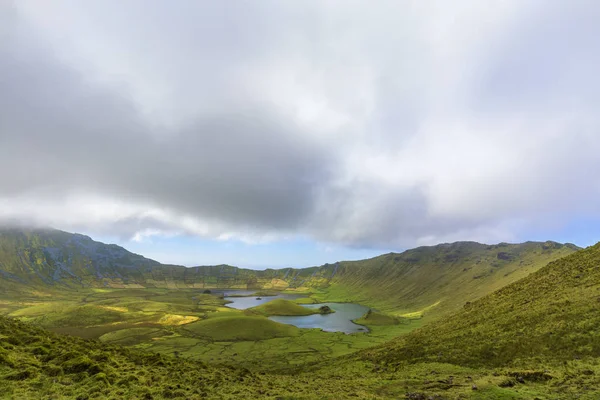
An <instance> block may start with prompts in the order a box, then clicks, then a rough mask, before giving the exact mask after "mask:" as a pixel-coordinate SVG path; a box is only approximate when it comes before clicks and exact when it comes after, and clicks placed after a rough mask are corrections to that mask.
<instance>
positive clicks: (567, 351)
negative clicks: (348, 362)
mask: <svg viewBox="0 0 600 400" xmlns="http://www.w3.org/2000/svg"><path fill="white" fill-rule="evenodd" d="M599 311H600V244H597V245H595V246H592V247H589V248H587V249H585V250H582V251H579V252H577V253H575V254H572V255H570V256H568V257H565V258H562V259H560V260H557V261H554V262H552V263H550V264H548V265H547V266H545V267H544V268H541V269H540V270H539V271H537V272H535V273H534V274H531V275H529V276H528V277H526V278H524V279H522V280H520V281H518V282H515V283H513V284H511V285H508V286H506V287H504V288H502V289H500V290H499V291H496V292H494V293H492V294H490V295H488V296H485V297H483V298H482V299H480V300H478V301H476V302H473V303H467V304H464V307H463V309H462V310H461V311H460V312H457V313H455V314H451V315H448V316H446V317H444V318H442V319H440V320H438V321H435V322H433V323H431V324H429V325H427V326H425V327H423V328H421V329H418V330H417V331H414V332H413V333H411V334H409V335H407V336H405V337H402V338H399V339H397V340H395V341H393V342H391V343H389V344H387V345H385V346H383V347H382V348H380V349H377V350H373V351H371V352H369V353H367V355H366V357H367V358H369V359H372V360H376V361H378V362H386V363H413V362H422V361H435V362H448V363H452V364H457V365H465V366H502V365H510V364H520V363H524V362H531V363H533V364H541V363H543V362H563V361H569V360H575V359H582V360H585V359H590V358H597V357H599V356H600V312H599Z"/></svg>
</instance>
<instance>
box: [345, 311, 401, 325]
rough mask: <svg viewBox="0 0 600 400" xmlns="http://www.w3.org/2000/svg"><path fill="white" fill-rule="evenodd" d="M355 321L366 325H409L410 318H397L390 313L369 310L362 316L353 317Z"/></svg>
mask: <svg viewBox="0 0 600 400" xmlns="http://www.w3.org/2000/svg"><path fill="white" fill-rule="evenodd" d="M354 322H355V323H357V324H359V325H367V326H388V325H400V324H402V325H410V319H408V318H399V317H394V316H392V315H387V314H383V313H380V312H375V311H373V310H369V311H367V312H366V313H365V315H363V316H362V317H360V318H358V319H355V320H354Z"/></svg>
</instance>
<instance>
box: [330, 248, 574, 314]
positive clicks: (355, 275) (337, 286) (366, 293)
mask: <svg viewBox="0 0 600 400" xmlns="http://www.w3.org/2000/svg"><path fill="white" fill-rule="evenodd" d="M578 250H579V247H577V246H575V245H573V244H560V243H556V242H550V241H548V242H526V243H521V244H508V243H500V244H496V245H486V244H480V243H475V242H456V243H451V244H440V245H437V246H426V247H419V248H416V249H412V250H407V251H405V252H403V253H401V254H397V253H390V254H385V255H382V256H379V257H375V258H371V259H368V260H362V261H352V262H341V263H337V264H336V265H335V266H329V267H326V269H325V270H324V269H323V268H325V267H323V268H322V269H321V270H320V271H319V273H321V275H323V274H324V272H325V271H327V272H328V273H329V271H331V274H332V275H333V277H332V279H331V280H330V281H329V282H328V286H329V288H328V294H327V296H325V297H324V299H325V300H327V299H330V300H337V301H339V300H344V299H348V300H350V299H352V301H356V302H364V303H365V304H371V305H373V306H374V307H377V308H379V309H380V310H383V311H387V312H395V313H397V314H401V313H411V312H412V313H413V315H412V316H417V317H418V316H419V314H420V313H421V312H422V313H428V314H432V313H433V314H436V313H437V314H441V313H444V312H447V311H448V310H454V309H457V308H460V307H461V306H462V305H463V304H464V302H465V301H472V300H474V299H477V298H479V297H481V296H484V295H486V294H488V293H491V292H493V291H494V290H497V289H500V288H502V287H503V286H506V285H507V284H509V283H512V282H515V281H517V280H518V279H521V278H523V277H525V276H527V275H529V274H531V273H532V272H535V271H537V270H538V269H539V268H541V267H543V266H544V265H546V264H547V263H549V262H551V261H554V260H557V259H559V258H561V257H564V256H567V255H570V254H572V253H573V252H576V251H578Z"/></svg>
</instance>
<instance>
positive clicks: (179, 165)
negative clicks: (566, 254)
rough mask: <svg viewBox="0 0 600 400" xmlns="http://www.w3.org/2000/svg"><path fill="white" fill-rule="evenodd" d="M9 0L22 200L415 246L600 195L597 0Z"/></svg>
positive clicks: (9, 194) (2, 198) (231, 233)
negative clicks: (598, 176)
mask: <svg viewBox="0 0 600 400" xmlns="http://www.w3.org/2000/svg"><path fill="white" fill-rule="evenodd" d="M9 7H10V6H9ZM5 8H6V6H5ZM6 10H7V11H8V8H6ZM4 15H5V19H7V21H5V22H7V23H6V24H3V26H5V27H7V28H6V29H5V31H6V32H7V35H5V37H6V38H8V40H4V41H3V42H0V51H1V53H0V73H2V75H3V76H5V77H7V79H6V80H5V81H0V93H1V94H0V121H2V122H0V140H1V141H2V142H1V144H2V146H0V179H2V182H3V183H4V184H3V186H2V187H1V188H0V204H2V205H3V208H2V210H1V211H0V218H2V219H4V220H7V221H8V220H11V221H15V220H17V221H27V222H29V223H35V224H50V225H54V226H57V227H60V228H63V229H69V228H72V229H81V230H85V231H87V232H90V231H94V230H97V231H101V232H103V233H111V234H118V235H123V236H126V237H133V238H136V239H137V240H146V239H147V238H149V237H151V236H153V235H156V234H161V235H165V234H175V233H187V234H194V235H198V236H202V237H210V238H216V239H220V240H229V239H232V238H235V239H239V240H243V241H246V242H248V243H263V242H266V241H271V240H277V239H279V238H290V237H294V236H297V237H303V236H305V235H310V236H311V237H313V238H314V239H316V240H320V241H323V242H337V243H340V244H346V245H353V246H379V247H390V246H401V247H405V246H412V245H415V244H422V243H432V242H435V241H447V240H459V239H472V240H480V241H499V240H517V239H525V238H523V237H521V236H522V234H520V233H519V232H520V231H527V230H528V229H529V228H530V227H532V226H542V225H546V226H547V222H548V220H549V219H551V220H552V221H554V222H553V225H560V224H562V223H565V222H567V221H569V219H571V218H574V217H575V216H580V215H582V214H589V215H592V214H593V215H597V214H598V208H597V204H598V200H600V199H599V190H600V185H598V184H597V183H595V182H594V181H593V179H591V178H590V177H589V176H588V174H587V173H586V172H587V171H596V170H598V168H599V167H600V161H599V159H598V157H597V154H598V151H600V137H599V135H598V131H599V128H600V121H599V119H598V117H597V109H598V106H600V95H599V94H598V93H600V81H599V80H598V78H597V76H596V75H597V70H598V67H600V52H599V51H598V50H597V46H596V43H595V41H596V39H595V38H596V37H597V36H598V34H600V28H599V27H598V26H597V23H596V21H597V17H599V16H600V7H599V6H598V5H597V4H595V3H594V2H591V1H585V0H580V1H574V2H570V3H569V4H566V3H565V4H560V3H552V4H548V3H547V2H540V1H492V2H480V1H459V2H453V3H452V4H450V3H448V2H442V1H431V2H421V1H406V2H396V1H389V2H387V1H382V2H377V3H376V4H375V3H369V2H364V1H352V2H347V1H344V2H336V1H326V2H322V1H307V2H277V1H273V2H261V3H252V2H237V3H228V4H225V3H211V4H208V3H198V2H193V1H189V2H186V1H180V2H176V3H173V4H169V5H166V4H165V3H163V2H160V1H151V2H146V1H131V2H126V3H122V2H116V1H114V2H113V1H103V2H95V3H86V4H85V6H84V5H83V4H82V3H81V2H77V1H59V2H53V4H52V6H50V5H48V4H47V3H45V2H42V1H23V2H18V3H16V2H15V3H14V4H13V12H12V13H9V12H7V13H5V14H4ZM134 16H135V17H134Z"/></svg>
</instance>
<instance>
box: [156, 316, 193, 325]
mask: <svg viewBox="0 0 600 400" xmlns="http://www.w3.org/2000/svg"><path fill="white" fill-rule="evenodd" d="M199 319H200V318H199V317H196V316H193V315H176V314H166V315H164V316H162V317H161V318H160V319H159V320H158V323H159V324H161V325H169V326H178V325H185V324H189V323H192V322H196V321H198V320H199Z"/></svg>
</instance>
